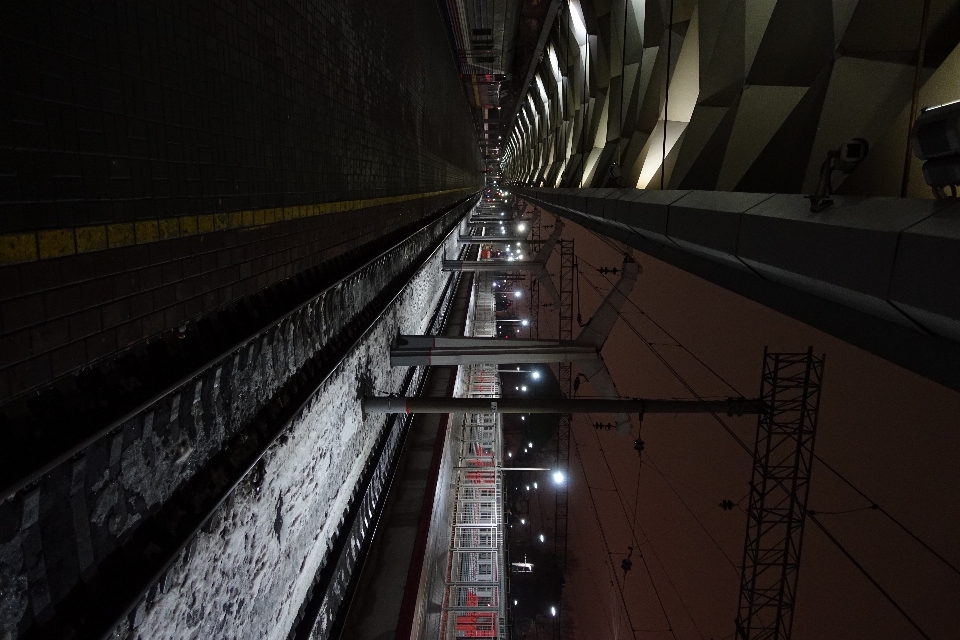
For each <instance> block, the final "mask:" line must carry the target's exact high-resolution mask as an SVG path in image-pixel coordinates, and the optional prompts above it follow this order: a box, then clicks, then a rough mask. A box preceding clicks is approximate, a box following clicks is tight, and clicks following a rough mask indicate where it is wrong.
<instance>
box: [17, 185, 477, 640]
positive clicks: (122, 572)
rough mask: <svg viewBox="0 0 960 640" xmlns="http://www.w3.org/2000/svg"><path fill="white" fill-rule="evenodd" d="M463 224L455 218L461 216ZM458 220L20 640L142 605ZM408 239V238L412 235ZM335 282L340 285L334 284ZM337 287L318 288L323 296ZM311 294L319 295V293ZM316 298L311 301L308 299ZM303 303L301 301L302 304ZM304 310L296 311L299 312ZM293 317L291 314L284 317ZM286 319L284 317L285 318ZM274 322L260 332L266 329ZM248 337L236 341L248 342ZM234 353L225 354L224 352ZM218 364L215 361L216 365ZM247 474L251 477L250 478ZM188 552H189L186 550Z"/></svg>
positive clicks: (102, 625) (103, 632)
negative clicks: (50, 617)
mask: <svg viewBox="0 0 960 640" xmlns="http://www.w3.org/2000/svg"><path fill="white" fill-rule="evenodd" d="M464 202H465V201H460V202H458V203H457V204H455V205H453V206H452V207H449V208H447V209H445V210H444V212H443V213H442V214H440V215H438V216H431V219H430V220H429V221H428V222H427V223H426V224H424V225H422V226H421V227H420V228H419V229H417V230H416V231H414V232H413V233H414V234H415V233H417V232H418V231H420V230H423V229H425V228H427V227H429V226H430V225H432V224H435V223H437V222H438V221H440V220H442V219H443V216H445V215H449V214H450V213H451V212H453V211H455V210H456V208H457V207H459V206H461V205H462V204H463V203H464ZM461 218H462V217H461ZM458 224H459V219H457V220H454V221H451V222H449V223H447V225H446V230H445V232H443V233H441V234H440V236H439V238H438V239H437V240H435V241H433V242H431V243H430V244H429V245H428V246H427V248H426V249H424V250H423V251H421V253H420V255H418V256H417V257H416V259H414V260H413V261H412V263H411V264H409V265H408V266H407V267H406V268H404V269H403V270H401V271H400V273H399V274H398V275H397V276H396V277H395V278H394V279H393V281H392V282H391V283H390V284H389V285H388V286H387V287H385V288H384V289H383V290H381V292H380V293H379V294H377V295H376V296H375V297H373V298H372V299H371V300H370V301H369V302H368V304H367V305H366V306H365V307H364V309H363V310H361V311H360V312H359V313H357V315H356V316H355V317H354V318H353V319H352V320H350V321H349V322H345V323H344V325H343V327H342V329H341V330H340V331H339V332H338V334H337V335H336V336H334V337H332V338H331V339H330V340H329V341H328V342H327V344H326V345H325V346H324V347H323V348H321V349H320V350H319V351H318V352H316V353H315V354H314V355H313V356H312V357H311V358H309V359H307V361H306V362H305V363H304V364H303V365H302V366H301V367H300V368H299V370H298V371H297V372H296V373H294V374H292V375H290V376H289V377H288V379H287V381H286V382H285V383H284V384H283V385H281V386H280V387H279V388H278V389H277V391H276V392H275V393H274V395H273V397H272V399H271V400H270V401H268V402H266V403H265V404H264V405H263V406H262V407H261V409H260V410H259V411H258V412H257V413H256V415H255V416H254V417H253V419H252V420H250V421H249V422H248V423H247V424H246V425H245V426H244V427H243V428H241V429H240V430H239V431H238V432H237V434H236V435H234V436H233V437H232V438H231V439H230V440H229V441H228V442H227V443H226V445H225V446H224V447H223V448H222V449H221V451H220V452H219V453H218V454H217V455H215V456H213V457H212V458H211V459H210V460H209V461H207V463H206V464H205V465H204V466H203V468H202V469H201V470H199V471H197V472H196V473H195V474H194V475H193V476H192V477H191V478H190V479H189V480H187V481H186V482H185V483H184V484H183V485H181V486H180V487H179V488H178V489H177V490H176V491H175V492H174V494H173V495H172V496H171V497H170V498H169V499H168V500H167V501H166V502H165V503H164V504H163V505H162V506H161V507H160V508H159V509H158V510H157V511H156V512H154V513H153V514H151V515H150V516H149V517H148V518H147V519H146V521H145V522H144V523H143V524H142V525H141V526H140V527H138V528H137V529H136V530H134V531H133V532H132V533H131V535H130V537H129V539H127V540H126V541H125V542H124V544H122V545H121V546H120V547H118V548H117V549H116V550H115V551H114V552H113V553H112V554H111V555H110V556H109V557H107V558H106V559H104V561H103V562H101V563H100V564H99V565H98V566H97V573H96V576H95V577H93V578H92V579H91V580H90V582H87V583H84V582H81V583H78V585H77V586H76V587H75V588H74V589H73V591H72V592H71V593H70V594H69V595H67V596H66V597H65V598H64V599H62V600H61V601H60V602H58V603H57V604H56V610H57V612H58V615H57V616H56V617H55V618H54V619H53V620H51V621H50V622H49V623H47V624H46V625H43V626H34V627H33V628H32V629H30V630H29V631H28V632H27V633H26V634H25V635H24V636H23V638H24V639H25V640H29V639H31V638H37V639H39V638H44V639H48V638H95V639H103V640H106V639H107V638H111V637H113V635H114V633H115V631H116V629H117V627H119V626H121V625H123V624H124V619H125V618H128V619H132V618H134V617H135V613H136V610H137V608H138V607H139V606H140V605H141V604H142V603H144V602H145V600H146V599H147V598H148V597H149V594H150V592H151V591H152V590H153V589H154V587H155V586H156V585H158V584H159V583H160V582H161V581H162V579H163V577H164V575H165V574H166V573H167V571H169V569H170V568H171V566H172V565H173V564H174V562H176V560H177V559H178V558H179V557H180V555H181V553H182V552H184V550H188V549H189V545H190V544H191V543H192V541H193V540H194V539H195V538H196V537H197V535H198V534H199V533H200V532H201V531H202V530H203V529H204V527H206V526H207V524H208V523H209V521H210V519H211V518H212V517H213V516H214V515H215V513H216V512H217V510H218V509H219V508H220V507H221V506H222V505H223V503H224V502H225V501H226V500H227V498H229V496H230V495H231V494H232V493H233V492H234V491H235V490H236V488H237V487H238V486H239V485H240V484H241V482H243V480H244V479H245V478H247V477H248V476H251V481H252V482H253V484H254V485H255V486H256V485H257V482H260V483H262V482H263V477H262V467H261V468H260V469H259V472H255V469H257V468H258V466H259V465H260V461H261V459H262V458H263V456H264V455H265V454H266V453H267V451H268V450H269V449H270V448H271V447H274V446H275V445H278V444H280V445H282V444H283V443H284V442H285V441H286V437H285V436H284V432H286V431H287V430H288V429H289V428H290V426H291V424H292V423H293V422H294V421H295V420H296V419H297V417H298V416H300V415H301V414H302V413H303V411H304V410H305V409H306V408H307V407H308V406H309V404H310V402H311V401H312V398H313V397H314V396H315V394H316V393H317V391H318V390H319V389H320V388H321V387H322V386H323V385H324V384H325V383H326V382H327V381H328V380H329V379H330V378H331V376H333V375H334V374H335V373H336V372H337V371H338V370H339V369H340V367H341V366H342V364H343V363H344V361H345V360H346V359H347V358H348V357H349V356H350V355H351V353H352V352H353V351H354V350H355V349H356V348H357V347H358V346H359V345H360V344H361V343H362V342H363V340H365V339H366V338H367V337H368V336H369V334H370V332H371V331H372V330H373V329H374V328H375V326H376V324H377V322H378V320H379V319H380V318H382V317H383V315H384V314H385V313H386V312H387V311H388V310H389V309H390V308H391V306H392V305H393V304H394V303H395V302H396V300H397V299H398V298H399V296H400V295H402V293H403V291H404V289H405V288H406V286H407V285H408V284H409V282H410V281H411V280H412V279H413V278H414V277H416V275H417V273H419V271H420V269H421V268H422V267H423V266H424V265H425V264H426V263H427V261H429V260H430V258H431V257H433V256H434V255H436V253H437V252H438V251H439V250H440V248H441V247H442V245H443V243H444V242H445V241H446V239H447V238H448V237H449V236H450V234H451V233H454V232H455V230H456V228H457V226H458ZM412 235H413V234H409V235H408V239H409V237H411V236H412ZM405 243H406V241H401V242H398V243H396V244H394V245H393V247H391V249H390V250H388V251H386V252H383V253H381V254H378V255H377V256H376V257H374V258H372V259H371V260H369V261H367V262H366V263H365V264H364V266H363V267H360V268H357V269H354V270H353V271H351V272H350V274H349V276H347V277H348V278H349V277H353V276H356V275H358V274H359V273H361V272H362V271H364V269H367V268H369V267H371V266H375V265H376V263H377V262H378V261H379V260H380V259H381V258H383V257H384V256H385V255H387V254H388V253H389V252H391V251H396V250H399V249H400V248H401V247H403V245H404V244H405ZM341 280H342V279H341ZM335 286H336V283H335V284H333V285H331V286H330V287H327V288H325V289H324V291H323V292H327V291H330V290H331V289H333V288H334V287H335ZM323 292H321V293H320V294H317V295H318V296H319V295H321V294H322V293H323ZM315 297H316V296H315ZM305 304H306V303H305ZM303 306H304V305H298V307H297V309H298V310H299V309H302V308H303ZM291 314H292V312H291ZM291 314H284V318H288V317H289V316H290V315H291ZM279 322H280V320H277V321H272V322H270V323H268V324H267V325H266V326H265V327H263V329H262V331H267V330H269V329H271V328H273V327H275V326H276V325H277V324H278V323H279ZM253 339H255V338H254V337H251V338H249V339H247V340H245V341H244V342H243V344H247V343H249V342H251V341H252V340H253ZM233 351H235V349H232V350H231V353H232V352H233ZM220 360H222V356H221V357H218V358H216V359H215V362H219V361H220ZM252 472H253V473H252ZM188 552H189V551H188Z"/></svg>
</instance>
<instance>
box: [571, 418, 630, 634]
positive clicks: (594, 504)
mask: <svg viewBox="0 0 960 640" xmlns="http://www.w3.org/2000/svg"><path fill="white" fill-rule="evenodd" d="M570 436H571V439H572V440H573V451H574V454H575V456H576V458H577V462H578V463H579V464H580V473H581V474H582V475H583V479H584V484H586V485H587V495H588V496H589V497H590V506H591V507H592V508H593V515H594V517H595V518H596V520H597V527H598V528H599V529H600V540H601V541H602V542H603V548H604V550H605V551H606V553H607V561H608V562H609V559H610V545H609V544H608V543H607V534H606V533H605V532H604V530H603V521H602V520H601V519H600V511H599V510H598V509H597V501H596V499H595V498H594V496H593V489H592V488H591V487H590V484H589V482H588V481H587V468H586V466H585V465H584V464H583V458H581V457H580V447H579V444H578V442H577V437H576V434H575V433H574V432H573V429H571V430H570ZM610 570H611V573H613V578H614V581H615V582H616V584H617V590H618V591H620V600H621V602H622V603H623V610H624V613H625V614H626V616H627V622H628V624H629V625H630V633H631V635H632V636H633V638H634V640H636V638H637V634H636V631H635V629H634V626H633V618H632V617H631V616H630V610H629V609H628V608H627V602H626V600H625V599H624V596H623V590H622V589H621V588H620V578H619V577H618V576H617V572H616V570H615V569H614V568H613V566H612V565H611V566H610Z"/></svg>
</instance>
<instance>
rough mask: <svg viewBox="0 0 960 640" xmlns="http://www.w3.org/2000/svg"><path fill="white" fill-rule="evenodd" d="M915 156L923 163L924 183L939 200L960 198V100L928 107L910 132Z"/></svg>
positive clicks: (918, 117) (921, 113)
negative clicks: (948, 192) (959, 186)
mask: <svg viewBox="0 0 960 640" xmlns="http://www.w3.org/2000/svg"><path fill="white" fill-rule="evenodd" d="M910 136H911V142H912V143H913V153H914V155H916V156H917V157H918V158H920V159H921V160H925V161H926V162H924V163H923V179H924V181H925V182H926V183H927V184H928V185H930V187H931V188H932V189H933V195H934V196H936V198H937V200H943V199H945V198H946V197H947V194H946V192H945V191H944V188H945V187H949V188H950V196H951V197H953V198H956V197H957V185H958V184H960V100H957V101H955V102H948V103H946V104H941V105H937V106H935V107H927V108H925V109H923V110H922V111H921V112H920V115H919V116H917V121H916V122H915V123H914V124H913V130H912V131H911V132H910Z"/></svg>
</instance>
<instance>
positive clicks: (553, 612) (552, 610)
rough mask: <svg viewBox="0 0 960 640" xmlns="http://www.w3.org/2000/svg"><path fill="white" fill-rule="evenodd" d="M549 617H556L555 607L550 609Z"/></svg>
mask: <svg viewBox="0 0 960 640" xmlns="http://www.w3.org/2000/svg"><path fill="white" fill-rule="evenodd" d="M550 615H552V616H555V615H557V608H556V607H550Z"/></svg>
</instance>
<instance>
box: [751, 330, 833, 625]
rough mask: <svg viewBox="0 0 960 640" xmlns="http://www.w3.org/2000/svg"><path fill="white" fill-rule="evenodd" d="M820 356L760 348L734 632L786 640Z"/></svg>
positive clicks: (806, 492) (816, 406)
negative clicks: (758, 403)
mask: <svg viewBox="0 0 960 640" xmlns="http://www.w3.org/2000/svg"><path fill="white" fill-rule="evenodd" d="M823 363H824V358H823V357H822V356H821V357H819V358H818V357H815V356H814V355H813V348H812V347H811V348H810V349H808V350H807V352H806V353H768V352H767V351H766V350H764V357H763V378H762V382H761V385H760V399H761V401H762V402H763V403H764V404H765V410H764V412H763V413H761V414H760V417H759V419H758V420H757V437H756V445H755V448H754V456H753V478H752V481H751V483H750V504H749V507H748V509H747V533H746V537H745V540H744V548H743V568H742V571H741V578H740V604H739V611H738V613H737V618H736V621H735V622H736V635H737V638H739V639H740V640H789V638H790V633H791V628H792V626H793V605H794V601H795V599H796V593H797V578H798V577H799V568H800V550H801V547H802V543H803V527H804V522H805V520H806V511H807V497H808V496H809V491H810V470H811V466H812V464H813V444H814V439H815V436H816V428H817V413H818V411H819V408H820V384H821V381H822V380H823Z"/></svg>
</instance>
